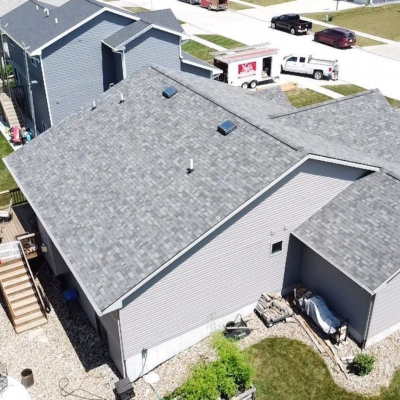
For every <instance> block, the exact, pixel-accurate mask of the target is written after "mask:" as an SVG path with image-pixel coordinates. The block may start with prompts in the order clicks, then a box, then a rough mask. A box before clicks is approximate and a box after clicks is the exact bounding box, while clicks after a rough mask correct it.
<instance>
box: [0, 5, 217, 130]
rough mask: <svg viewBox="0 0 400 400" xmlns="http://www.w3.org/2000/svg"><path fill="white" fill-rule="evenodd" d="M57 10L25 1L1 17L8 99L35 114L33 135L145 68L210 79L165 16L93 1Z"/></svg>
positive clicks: (170, 15) (175, 25)
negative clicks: (12, 82) (10, 85)
mask: <svg viewBox="0 0 400 400" xmlns="http://www.w3.org/2000/svg"><path fill="white" fill-rule="evenodd" d="M53 3H54V4H55V3H56V0H53ZM61 4H62V5H60V6H53V5H50V4H46V3H43V2H39V1H36V0H28V1H26V2H23V4H22V5H20V6H19V7H17V8H15V9H13V10H12V11H10V12H9V13H8V14H6V15H5V16H3V17H2V18H1V27H2V36H3V43H5V45H4V48H5V53H6V55H7V58H8V61H9V63H10V64H11V65H12V66H13V68H14V71H15V79H16V82H17V88H15V89H13V94H14V96H15V97H16V100H17V102H18V104H19V105H20V107H21V108H22V109H23V110H24V111H25V112H26V113H27V114H28V116H29V117H30V118H31V119H33V118H32V109H33V110H34V116H35V120H36V127H37V130H38V132H43V131H45V130H46V129H48V128H49V127H50V126H53V125H54V124H57V123H59V122H60V121H62V120H63V119H64V118H65V117H67V116H68V115H70V114H71V113H73V112H75V111H77V110H78V109H79V108H80V107H81V106H82V105H84V104H87V103H88V102H91V101H93V100H94V99H96V98H97V97H98V96H99V95H100V94H101V93H103V92H104V91H106V90H108V89H109V88H110V87H111V86H112V85H115V84H117V83H118V82H120V81H121V80H123V79H125V78H126V77H127V76H129V75H132V74H136V73H138V71H140V70H141V69H143V68H144V67H145V66H146V65H152V64H157V65H161V66H165V67H168V68H172V69H175V70H182V71H185V72H189V73H192V74H195V75H200V76H204V77H207V78H212V77H213V73H215V72H216V69H215V68H214V67H212V66H211V65H208V64H206V63H204V62H202V61H200V60H197V59H195V58H194V57H191V56H189V55H187V54H185V53H184V52H182V50H181V39H182V35H183V30H182V28H181V25H180V23H179V21H178V20H177V19H176V18H175V16H174V15H173V13H172V11H171V10H161V11H155V12H147V13H142V14H133V13H131V12H129V11H127V10H124V9H120V8H116V7H113V6H110V5H108V4H107V3H102V2H99V1H97V0H70V1H67V2H62V1H61ZM24 50H26V52H25V51H24ZM28 77H29V79H28ZM28 81H29V82H28ZM29 86H30V87H31V90H32V96H33V100H32V102H31V101H30V96H29ZM32 105H33V107H32Z"/></svg>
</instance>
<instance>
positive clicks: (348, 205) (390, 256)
mask: <svg viewBox="0 0 400 400" xmlns="http://www.w3.org/2000/svg"><path fill="white" fill-rule="evenodd" d="M399 198H400V181H399V180H398V179H395V178H393V177H391V176H390V175H388V174H386V173H385V172H375V173H373V174H370V175H369V176H366V177H364V178H362V179H360V180H358V181H356V182H355V183H353V184H352V185H350V186H349V187H348V188H347V189H346V190H344V191H343V192H342V193H340V194H339V195H338V196H337V197H335V199H333V200H332V201H331V202H330V203H329V204H327V205H326V206H325V207H323V208H322V209H321V210H320V211H318V212H317V213H316V214H314V215H313V216H312V217H311V218H310V219H309V220H308V221H306V222H304V223H303V224H302V225H301V226H300V227H298V228H297V229H296V230H295V232H294V234H295V236H297V237H298V238H299V239H300V240H302V241H303V242H304V243H305V244H307V245H309V246H310V247H311V248H313V249H315V250H316V251H317V252H318V253H319V254H321V255H322V256H323V257H324V258H326V259H327V260H328V261H330V262H332V263H333V264H334V265H336V266H338V267H340V268H341V269H342V270H344V271H345V272H346V273H347V274H349V275H350V276H352V277H353V278H354V279H356V280H357V281H358V282H359V283H360V284H361V285H365V286H366V287H367V288H368V289H369V290H370V291H372V292H373V291H375V290H376V289H377V288H378V287H379V286H380V285H381V284H382V283H384V282H385V281H386V280H387V279H389V278H390V277H391V276H392V275H393V274H395V273H396V272H397V271H398V270H399V265H398V260H399V258H400V243H399V241H398V238H399V237H400V204H399Z"/></svg>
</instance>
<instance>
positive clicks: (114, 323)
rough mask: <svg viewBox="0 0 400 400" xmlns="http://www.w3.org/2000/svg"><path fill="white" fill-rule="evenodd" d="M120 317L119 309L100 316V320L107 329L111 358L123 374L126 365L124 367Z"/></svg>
mask: <svg viewBox="0 0 400 400" xmlns="http://www.w3.org/2000/svg"><path fill="white" fill-rule="evenodd" d="M118 319H119V314H118V311H114V312H112V313H109V314H106V315H103V316H102V317H101V318H100V321H101V323H102V325H103V327H104V328H105V329H106V331H107V338H108V350H109V352H110V355H111V358H112V359H113V361H114V363H115V365H116V366H117V368H118V370H119V371H120V373H121V375H123V374H124V372H123V370H124V367H123V356H122V352H121V340H120V336H119V329H118Z"/></svg>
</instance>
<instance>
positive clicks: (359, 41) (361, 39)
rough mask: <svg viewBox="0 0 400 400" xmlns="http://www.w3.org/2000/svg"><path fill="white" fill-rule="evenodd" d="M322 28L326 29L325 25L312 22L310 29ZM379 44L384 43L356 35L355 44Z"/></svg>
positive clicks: (317, 30)
mask: <svg viewBox="0 0 400 400" xmlns="http://www.w3.org/2000/svg"><path fill="white" fill-rule="evenodd" d="M324 29H326V26H322V25H318V24H314V23H313V27H312V31H313V32H319V31H323V30H324ZM381 44H384V43H382V42H378V41H376V40H373V39H368V38H366V37H362V36H360V35H358V36H357V46H360V47H368V46H379V45H381Z"/></svg>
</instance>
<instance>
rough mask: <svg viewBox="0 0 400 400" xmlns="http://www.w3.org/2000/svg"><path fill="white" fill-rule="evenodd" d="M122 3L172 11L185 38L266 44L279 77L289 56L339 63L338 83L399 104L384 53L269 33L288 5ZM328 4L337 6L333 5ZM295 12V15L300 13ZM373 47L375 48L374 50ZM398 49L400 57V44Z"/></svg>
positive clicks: (399, 64) (399, 83)
mask: <svg viewBox="0 0 400 400" xmlns="http://www.w3.org/2000/svg"><path fill="white" fill-rule="evenodd" d="M116 3H119V2H116ZM124 3H129V4H132V6H134V5H137V6H141V7H146V8H151V7H152V8H153V10H158V9H165V8H171V9H172V10H173V12H174V14H175V15H176V17H177V18H178V19H180V20H182V21H185V22H186V23H187V24H186V25H185V26H184V28H185V31H186V32H187V33H188V34H195V33H199V32H202V33H209V34H218V35H222V36H225V37H228V38H231V39H233V40H237V41H239V42H242V43H244V44H246V45H253V44H258V43H265V42H269V43H270V44H271V47H275V48H277V49H279V52H278V56H277V57H276V61H275V65H274V67H273V70H272V74H273V75H278V74H279V66H280V62H281V59H282V58H283V57H284V56H287V55H289V54H292V53H293V54H296V53H297V54H304V55H310V54H312V55H313V56H314V57H317V58H328V59H338V60H339V64H340V76H339V79H340V80H341V81H344V82H347V83H353V84H355V85H358V86H362V87H364V88H366V89H374V88H378V89H379V90H380V91H381V92H382V93H383V94H384V95H385V96H389V97H392V98H395V99H398V100H400V79H398V74H399V71H400V61H398V60H396V59H394V58H392V57H390V58H389V57H386V56H385V55H386V52H384V51H383V53H385V55H380V54H376V53H371V52H369V51H366V50H363V49H362V48H359V47H355V48H351V49H346V50H340V49H334V48H333V47H330V46H327V45H322V44H319V43H315V42H314V41H313V35H312V34H308V35H301V36H292V35H290V34H289V33H287V32H283V31H277V30H273V29H271V28H270V20H271V17H272V16H273V15H279V14H280V13H282V12H288V8H289V5H290V3H284V4H282V5H278V6H271V7H268V8H259V7H258V8H252V9H248V10H243V11H225V12H215V11H208V10H206V9H204V8H201V7H200V6H192V5H190V4H187V3H183V2H180V1H178V0H152V1H151V0H124ZM296 3H297V2H296ZM331 3H332V4H336V2H335V1H332V2H331ZM341 3H342V2H341ZM297 8H298V7H297ZM297 8H296V11H299V10H298V9H297ZM307 11H308V10H307ZM203 31H204V32H203ZM385 46H388V45H385ZM393 46H394V47H396V46H397V45H392V47H393ZM374 47H375V48H376V46H374ZM398 47H399V51H398V52H399V53H400V43H399V45H398ZM366 49H368V48H366ZM377 53H379V51H378V52H377ZM294 79H295V78H294ZM308 79H312V78H308Z"/></svg>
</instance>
